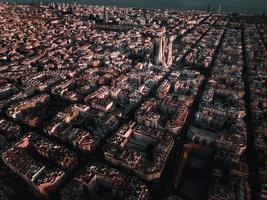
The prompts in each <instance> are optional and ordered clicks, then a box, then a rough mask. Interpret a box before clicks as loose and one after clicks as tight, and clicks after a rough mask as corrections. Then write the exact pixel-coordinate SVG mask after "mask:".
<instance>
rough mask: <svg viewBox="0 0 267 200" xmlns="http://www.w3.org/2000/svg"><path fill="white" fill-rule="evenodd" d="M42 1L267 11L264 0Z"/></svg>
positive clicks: (21, 0) (23, 0) (24, 0)
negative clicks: (220, 7) (209, 6)
mask: <svg viewBox="0 0 267 200" xmlns="http://www.w3.org/2000/svg"><path fill="white" fill-rule="evenodd" d="M2 2H8V3H17V4H24V3H27V4H29V3H32V2H33V0H7V1H2ZM34 2H37V0H34ZM43 2H44V3H50V2H55V3H63V2H65V3H74V2H76V3H77V4H82V5H99V6H118V7H134V8H144V9H174V10H202V11H205V10H207V8H208V5H209V4H210V5H211V11H213V12H215V11H217V9H218V6H219V4H221V6H222V9H221V10H222V12H226V13H244V14H262V13H264V12H267V3H266V0H224V1H222V0H198V1H196V0H186V1H182V0H167V1H162V0H128V1H125V0H77V1H72V0H56V1H43Z"/></svg>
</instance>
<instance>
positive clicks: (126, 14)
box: [125, 8, 129, 20]
mask: <svg viewBox="0 0 267 200" xmlns="http://www.w3.org/2000/svg"><path fill="white" fill-rule="evenodd" d="M128 15H129V11H128V8H126V9H125V19H126V20H127V19H128Z"/></svg>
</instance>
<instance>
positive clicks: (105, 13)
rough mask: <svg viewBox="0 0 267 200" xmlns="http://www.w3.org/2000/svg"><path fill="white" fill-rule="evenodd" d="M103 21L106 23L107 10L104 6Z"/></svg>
mask: <svg viewBox="0 0 267 200" xmlns="http://www.w3.org/2000/svg"><path fill="white" fill-rule="evenodd" d="M104 22H105V24H107V23H108V10H107V8H106V7H104Z"/></svg>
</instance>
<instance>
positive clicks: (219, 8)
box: [218, 4, 222, 14]
mask: <svg viewBox="0 0 267 200" xmlns="http://www.w3.org/2000/svg"><path fill="white" fill-rule="evenodd" d="M221 10H222V4H219V6H218V14H220V13H221Z"/></svg>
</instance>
